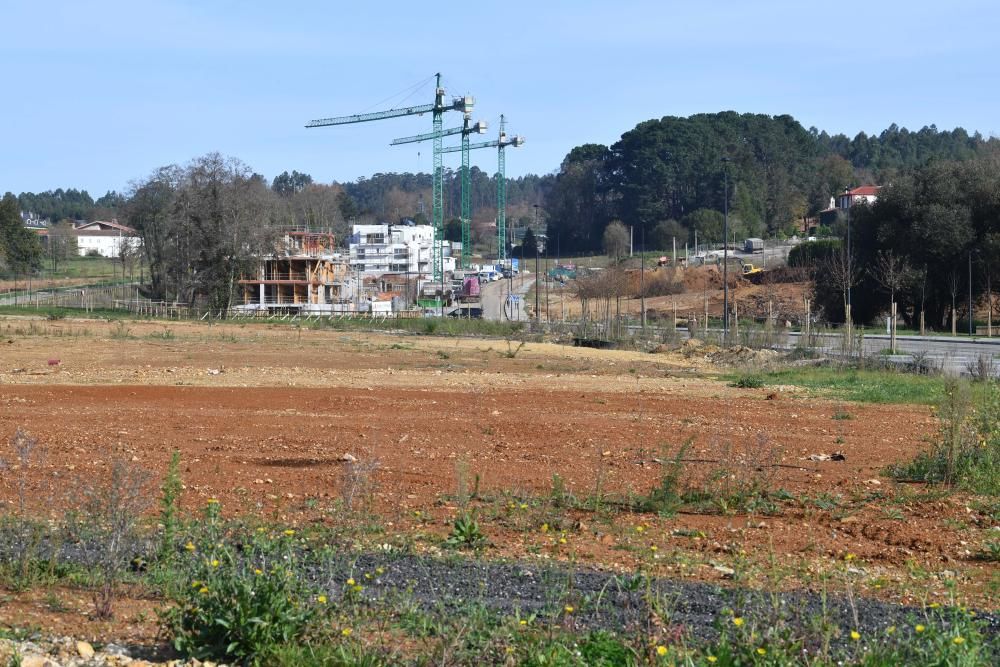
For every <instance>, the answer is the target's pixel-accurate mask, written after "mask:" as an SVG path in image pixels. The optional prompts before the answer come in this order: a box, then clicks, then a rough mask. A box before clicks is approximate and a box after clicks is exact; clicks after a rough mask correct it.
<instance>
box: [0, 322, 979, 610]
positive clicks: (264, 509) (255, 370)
mask: <svg viewBox="0 0 1000 667" xmlns="http://www.w3.org/2000/svg"><path fill="white" fill-rule="evenodd" d="M54 326H58V331H59V332H58V333H54V331H53V329H52V327H54ZM27 327H28V324H27V323H25V322H24V321H7V322H6V323H4V326H0V331H2V332H3V333H4V335H5V336H9V338H6V339H5V341H6V340H10V341H12V342H10V343H7V342H3V343H2V345H0V381H2V383H3V384H2V385H0V433H3V434H4V437H9V436H10V435H12V434H13V433H14V431H15V430H16V429H17V428H19V427H20V428H23V429H25V430H26V431H27V432H28V433H30V434H31V435H32V436H33V437H35V438H37V439H38V441H39V443H40V444H41V445H43V446H44V448H45V449H46V450H47V454H46V458H45V460H44V462H43V464H42V465H41V466H38V467H31V468H30V469H29V470H28V481H29V485H30V495H29V497H30V498H31V501H32V503H31V504H32V505H33V506H34V508H35V509H36V510H38V511H47V512H49V513H50V514H51V515H52V516H53V517H54V518H57V517H58V516H59V513H60V512H61V511H62V509H63V508H65V507H66V506H67V504H68V503H71V502H72V501H71V500H70V499H71V498H72V494H71V490H72V489H73V488H74V487H75V486H76V485H77V483H78V480H80V479H83V480H93V479H101V478H103V477H105V476H106V475H107V470H108V465H109V461H111V460H112V459H113V458H115V457H116V456H117V457H123V458H124V459H125V460H128V461H131V462H135V463H137V464H139V465H141V466H143V467H145V468H147V469H149V470H150V471H151V472H153V474H154V475H155V476H156V477H157V478H159V477H162V475H163V474H164V472H165V471H166V468H167V462H168V460H169V458H170V454H171V452H172V451H173V450H175V449H177V450H179V451H180V453H181V460H182V477H183V480H184V483H185V491H184V495H183V498H182V505H183V507H184V508H185V509H187V510H190V511H195V510H197V509H198V508H200V507H202V506H203V505H204V503H205V501H206V500H207V499H208V498H218V499H220V500H221V501H222V503H223V507H224V509H225V511H226V513H236V512H239V513H252V514H255V515H258V516H260V517H262V518H265V519H268V520H275V521H278V522H281V523H287V524H291V525H302V524H307V523H310V522H317V521H321V522H323V523H326V524H330V523H331V522H334V523H335V522H336V521H337V516H336V513H331V511H330V508H331V507H335V506H336V500H337V499H338V498H339V497H340V496H341V493H342V490H343V489H342V486H343V485H342V476H343V472H344V467H345V463H344V462H343V460H342V458H343V456H344V455H345V454H350V455H351V456H353V457H356V458H357V459H358V461H359V462H361V463H363V464H365V463H373V462H377V463H378V468H377V471H376V472H375V473H374V486H373V488H374V496H375V509H376V511H377V512H378V513H379V514H380V515H381V516H382V517H383V519H384V521H385V526H386V530H387V533H388V534H389V535H390V536H391V535H394V534H398V535H406V534H408V535H411V536H413V535H417V534H418V533H419V534H425V533H427V534H437V535H442V534H445V533H447V531H448V529H449V527H450V525H449V521H450V519H451V518H452V517H453V515H454V514H455V512H456V507H455V504H454V500H453V496H454V494H455V492H456V489H457V487H458V482H459V476H462V475H464V476H465V477H466V478H467V479H466V481H468V482H469V483H470V485H471V478H473V477H475V476H478V478H479V492H480V495H482V496H484V497H488V498H493V500H490V501H481V502H480V504H481V505H482V509H483V512H482V516H483V521H484V524H485V525H484V530H485V532H486V533H487V534H488V535H489V536H490V538H491V540H492V542H493V545H494V546H493V548H492V550H491V551H492V555H502V556H511V557H518V558H525V557H528V558H535V557H551V558H570V557H572V558H573V559H575V560H576V561H578V562H583V563H592V564H596V565H600V566H604V567H609V568H631V567H636V566H637V565H639V564H644V563H647V561H648V564H649V565H651V566H653V567H655V568H657V571H658V572H660V573H661V574H665V575H670V576H688V577H695V578H706V579H713V580H717V579H719V576H720V575H719V573H718V571H716V570H715V569H713V568H712V565H713V564H717V563H727V562H728V563H732V562H734V560H740V561H752V562H757V563H759V564H760V566H761V567H764V566H765V564H766V563H767V562H769V561H770V559H771V558H772V557H774V558H776V559H777V560H778V561H779V562H781V563H782V564H783V565H784V566H787V567H788V568H790V570H792V571H794V575H792V577H791V578H792V579H793V580H794V581H795V583H796V585H810V581H811V580H812V578H813V577H814V576H817V573H820V572H827V571H831V570H833V571H838V570H839V569H843V566H844V564H845V561H844V558H849V560H850V561H851V562H852V563H853V564H854V565H852V567H854V566H855V565H856V566H857V567H861V568H862V570H863V572H865V576H864V582H863V583H862V584H860V585H859V587H860V589H861V590H862V591H863V592H865V593H867V594H872V595H880V596H882V597H887V598H890V599H894V600H903V601H908V602H913V601H914V600H915V599H916V598H915V597H914V596H918V595H921V594H924V593H926V594H928V595H942V594H943V592H944V587H943V583H942V582H943V581H944V579H945V578H954V579H955V580H956V581H957V582H958V584H959V589H960V590H961V591H962V592H963V594H964V595H965V596H967V599H968V600H970V601H971V602H972V603H976V602H979V603H980V604H983V603H984V602H986V603H988V600H990V599H991V595H992V594H993V593H992V592H991V589H990V588H989V582H990V578H991V577H992V576H994V575H995V572H994V571H993V570H992V569H991V568H990V566H989V565H987V564H983V563H978V562H977V561H975V560H974V558H973V556H974V554H975V551H976V548H977V546H978V545H979V544H980V542H981V539H983V536H985V535H986V534H987V530H986V528H988V524H983V523H981V521H980V519H981V517H979V515H978V514H977V512H976V510H975V509H973V508H970V507H968V506H967V505H966V501H965V500H964V499H963V498H961V497H958V496H951V497H947V498H944V499H940V500H931V501H928V500H926V499H921V498H919V497H916V496H914V495H913V494H914V493H915V492H917V491H920V489H911V488H910V487H909V486H904V487H900V488H895V485H894V484H893V483H891V482H890V481H889V480H888V479H887V478H885V477H883V476H882V473H881V471H882V470H883V469H884V468H885V467H886V466H887V465H889V464H891V463H894V462H898V461H903V460H907V459H910V458H912V457H913V456H914V455H915V454H916V453H917V452H918V451H920V450H921V449H922V448H924V447H925V440H926V439H927V438H928V437H930V436H932V435H933V434H934V433H935V431H936V428H937V424H936V420H935V418H934V417H933V416H932V414H931V411H930V410H929V409H928V408H926V407H921V406H884V405H879V406H875V405H861V404H847V403H844V402H840V401H830V400H825V399H821V398H816V397H815V396H813V395H810V394H808V393H806V392H803V391H801V390H794V389H791V388H773V387H772V388H768V389H761V390H739V389H735V388H731V387H728V386H726V385H725V384H724V383H722V382H719V381H715V380H711V379H703V378H697V377H692V376H690V375H688V374H686V371H684V370H683V367H687V366H690V362H687V361H680V362H677V363H679V364H680V365H678V366H672V365H671V362H670V361H669V360H668V359H664V356H666V355H644V354H641V353H635V352H614V351H608V352H604V351H595V350H577V349H570V348H563V347H558V346H554V345H545V344H528V345H527V346H526V347H524V348H523V349H522V350H521V351H520V352H519V353H517V354H516V356H515V357H513V358H511V357H510V356H509V354H508V345H507V343H505V342H504V341H502V340H501V341H496V340H492V341H490V340H476V339H467V340H466V339H463V340H458V339H443V338H428V337H416V336H389V335H375V334H364V333H343V332H312V331H308V332H301V333H293V330H292V329H290V328H287V327H264V326H261V327H255V326H252V325H248V326H226V327H219V326H215V327H212V328H208V327H198V326H195V325H185V324H176V323H171V324H135V323H132V324H129V325H127V332H125V333H123V332H122V329H121V325H117V324H100V323H97V324H95V323H83V322H72V323H65V322H63V323H58V325H51V324H47V323H44V322H42V323H36V325H35V329H34V333H30V332H28V328H27ZM46 327H48V328H46ZM17 331H20V332H22V333H20V334H18V333H16V332H17ZM68 331H69V332H75V333H67V332H68ZM515 347H516V345H515ZM50 359H51V360H53V361H55V360H58V364H54V365H51V366H50V365H49V362H48V360H50ZM844 412H846V413H849V415H848V416H849V417H850V418H848V419H834V418H833V417H834V415H835V414H837V413H844ZM688 441H690V443H691V445H690V449H689V451H688V452H687V454H686V458H687V459H689V463H688V464H687V466H686V472H685V480H686V481H690V482H691V483H693V484H699V483H701V481H702V480H703V479H704V478H705V477H706V476H709V475H713V474H716V475H717V474H718V472H719V471H720V470H726V471H729V473H731V474H732V475H733V476H734V477H741V478H753V479H756V480H758V481H759V482H761V483H762V484H765V485H766V486H767V488H768V489H769V490H771V491H772V492H773V491H775V490H777V489H784V490H785V491H787V492H789V493H790V494H792V495H795V496H797V497H799V498H801V499H802V500H801V501H800V502H797V503H786V504H785V505H783V506H782V511H781V513H780V514H779V515H777V516H767V515H761V514H755V515H749V516H748V515H745V514H737V515H703V514H688V513H681V514H679V515H677V516H676V517H673V518H663V517H657V516H654V515H639V514H632V513H624V514H618V515H616V516H615V517H614V518H613V519H612V520H611V521H606V520H602V519H601V517H600V516H599V515H595V514H592V513H588V512H570V513H569V516H568V518H567V522H566V523H564V524H563V525H562V529H563V531H565V532H564V533H561V534H562V535H563V536H564V537H565V538H566V539H567V545H566V546H563V545H562V544H561V543H560V542H558V540H555V539H554V537H553V535H552V534H549V533H543V532H541V530H540V526H536V525H535V523H539V524H540V523H541V521H542V518H541V515H535V514H532V515H530V516H527V515H526V517H525V518H524V519H523V521H522V520H514V519H512V518H510V517H506V518H505V517H504V516H503V513H504V512H505V511H506V509H505V508H506V507H507V506H506V504H504V502H502V501H499V500H496V498H498V497H507V496H505V495H504V494H514V495H515V496H517V497H520V498H527V497H535V498H543V497H548V495H549V494H550V489H551V487H552V480H553V475H558V476H559V477H560V478H561V479H562V480H564V481H565V485H566V489H567V491H569V492H571V493H573V494H574V495H576V496H577V497H580V498H586V497H588V496H592V495H594V494H595V493H596V492H597V491H600V492H601V493H602V494H606V495H609V496H612V497H616V498H622V497H625V496H627V495H628V494H630V493H633V494H646V493H648V492H649V491H650V489H652V488H653V487H654V486H655V485H656V484H657V483H658V481H659V480H660V477H661V475H662V474H663V471H664V466H663V463H664V462H665V461H666V460H667V459H668V458H669V456H670V455H671V454H672V453H675V452H676V451H677V450H678V448H679V447H680V445H681V444H682V443H685V442H688ZM834 452H842V453H843V454H844V457H845V460H843V461H813V460H810V456H811V455H816V454H831V453H834ZM2 456H6V457H9V454H8V453H7V452H6V451H5V452H4V453H3V454H2ZM463 470H467V473H463V472H461V471H463ZM17 474H19V473H18V472H17V471H6V472H4V473H3V474H2V475H3V476H2V478H0V501H2V502H5V503H9V504H10V505H9V506H13V504H14V503H15V500H16V497H17V493H16V476H17ZM737 481H738V479H735V478H733V479H732V482H733V483H734V484H735V483H736V482H737ZM911 497H912V499H911V500H907V498H911ZM880 498H881V499H880ZM891 499H896V501H897V502H896V503H895V504H891V503H890V502H889V501H890V500H891ZM890 510H891V511H890ZM418 511H419V512H421V517H422V518H420V519H417V518H415V517H416V514H415V513H416V512H418ZM429 515H433V516H434V520H433V521H432V522H430V523H429V524H428V522H427V516H429ZM636 526H642V529H641V530H635V528H636ZM958 526H961V528H959V527H958ZM413 539H417V540H418V542H419V541H420V539H422V538H420V537H416V538H413ZM434 544H435V542H433V541H431V542H428V546H427V548H428V549H430V550H433V549H434V546H433V545H434ZM652 546H657V551H656V554H657V555H655V556H654V557H651V556H650V552H649V551H647V549H650V548H651V547H652ZM848 554H851V556H849V557H848V556H847V555H848ZM650 558H652V559H653V560H650ZM855 558H856V559H857V560H854V559H855ZM862 564H863V565H862ZM914 568H919V569H921V570H922V571H926V572H927V575H926V579H922V580H920V581H919V582H916V583H915V580H914V579H913V576H914V575H913V572H914ZM941 572H944V573H945V574H940V573H941ZM2 609H3V608H2V607H0V620H2V619H3V618H4V612H3V611H2ZM8 619H9V617H8Z"/></svg>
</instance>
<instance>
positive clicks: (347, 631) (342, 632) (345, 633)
mask: <svg viewBox="0 0 1000 667" xmlns="http://www.w3.org/2000/svg"><path fill="white" fill-rule="evenodd" d="M351 632H353V631H352V630H351V629H350V628H344V629H343V630H341V631H340V634H342V635H344V636H345V637H350V636H351Z"/></svg>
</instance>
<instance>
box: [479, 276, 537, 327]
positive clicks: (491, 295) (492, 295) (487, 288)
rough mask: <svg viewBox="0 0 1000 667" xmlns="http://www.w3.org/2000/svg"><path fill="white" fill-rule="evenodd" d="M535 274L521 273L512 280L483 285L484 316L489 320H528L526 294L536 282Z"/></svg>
mask: <svg viewBox="0 0 1000 667" xmlns="http://www.w3.org/2000/svg"><path fill="white" fill-rule="evenodd" d="M534 282H535V278H534V276H532V275H530V274H528V275H526V274H524V273H521V274H519V275H518V276H517V277H516V278H514V279H513V280H512V281H511V280H497V281H494V282H492V283H487V284H486V285H483V290H482V293H481V294H482V296H481V299H482V304H483V318H484V319H487V320H508V319H510V320H521V321H523V320H527V319H528V318H527V316H526V314H525V308H524V294H525V293H526V292H527V291H528V290H529V289H531V286H532V285H533V284H534Z"/></svg>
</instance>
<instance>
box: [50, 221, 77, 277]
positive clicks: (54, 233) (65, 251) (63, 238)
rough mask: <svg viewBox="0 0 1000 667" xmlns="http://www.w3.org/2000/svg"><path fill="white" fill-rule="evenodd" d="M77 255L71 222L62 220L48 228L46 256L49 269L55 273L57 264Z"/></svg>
mask: <svg viewBox="0 0 1000 667" xmlns="http://www.w3.org/2000/svg"><path fill="white" fill-rule="evenodd" d="M77 253H78V250H77V243H76V234H75V233H74V232H73V222H72V221H70V220H63V221H62V222H59V223H57V224H54V225H52V226H51V227H49V233H48V247H47V248H46V255H47V256H48V259H49V268H50V269H51V270H52V271H53V272H56V271H58V270H59V264H60V263H62V262H65V261H66V260H67V259H69V258H70V257H76V255H77Z"/></svg>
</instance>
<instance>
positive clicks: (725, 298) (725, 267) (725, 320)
mask: <svg viewBox="0 0 1000 667" xmlns="http://www.w3.org/2000/svg"><path fill="white" fill-rule="evenodd" d="M722 170H723V174H724V179H725V201H724V202H723V210H724V211H725V214H724V218H723V222H722V227H723V229H722V244H723V245H722V342H723V344H727V343H728V342H729V158H728V157H724V158H722Z"/></svg>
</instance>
